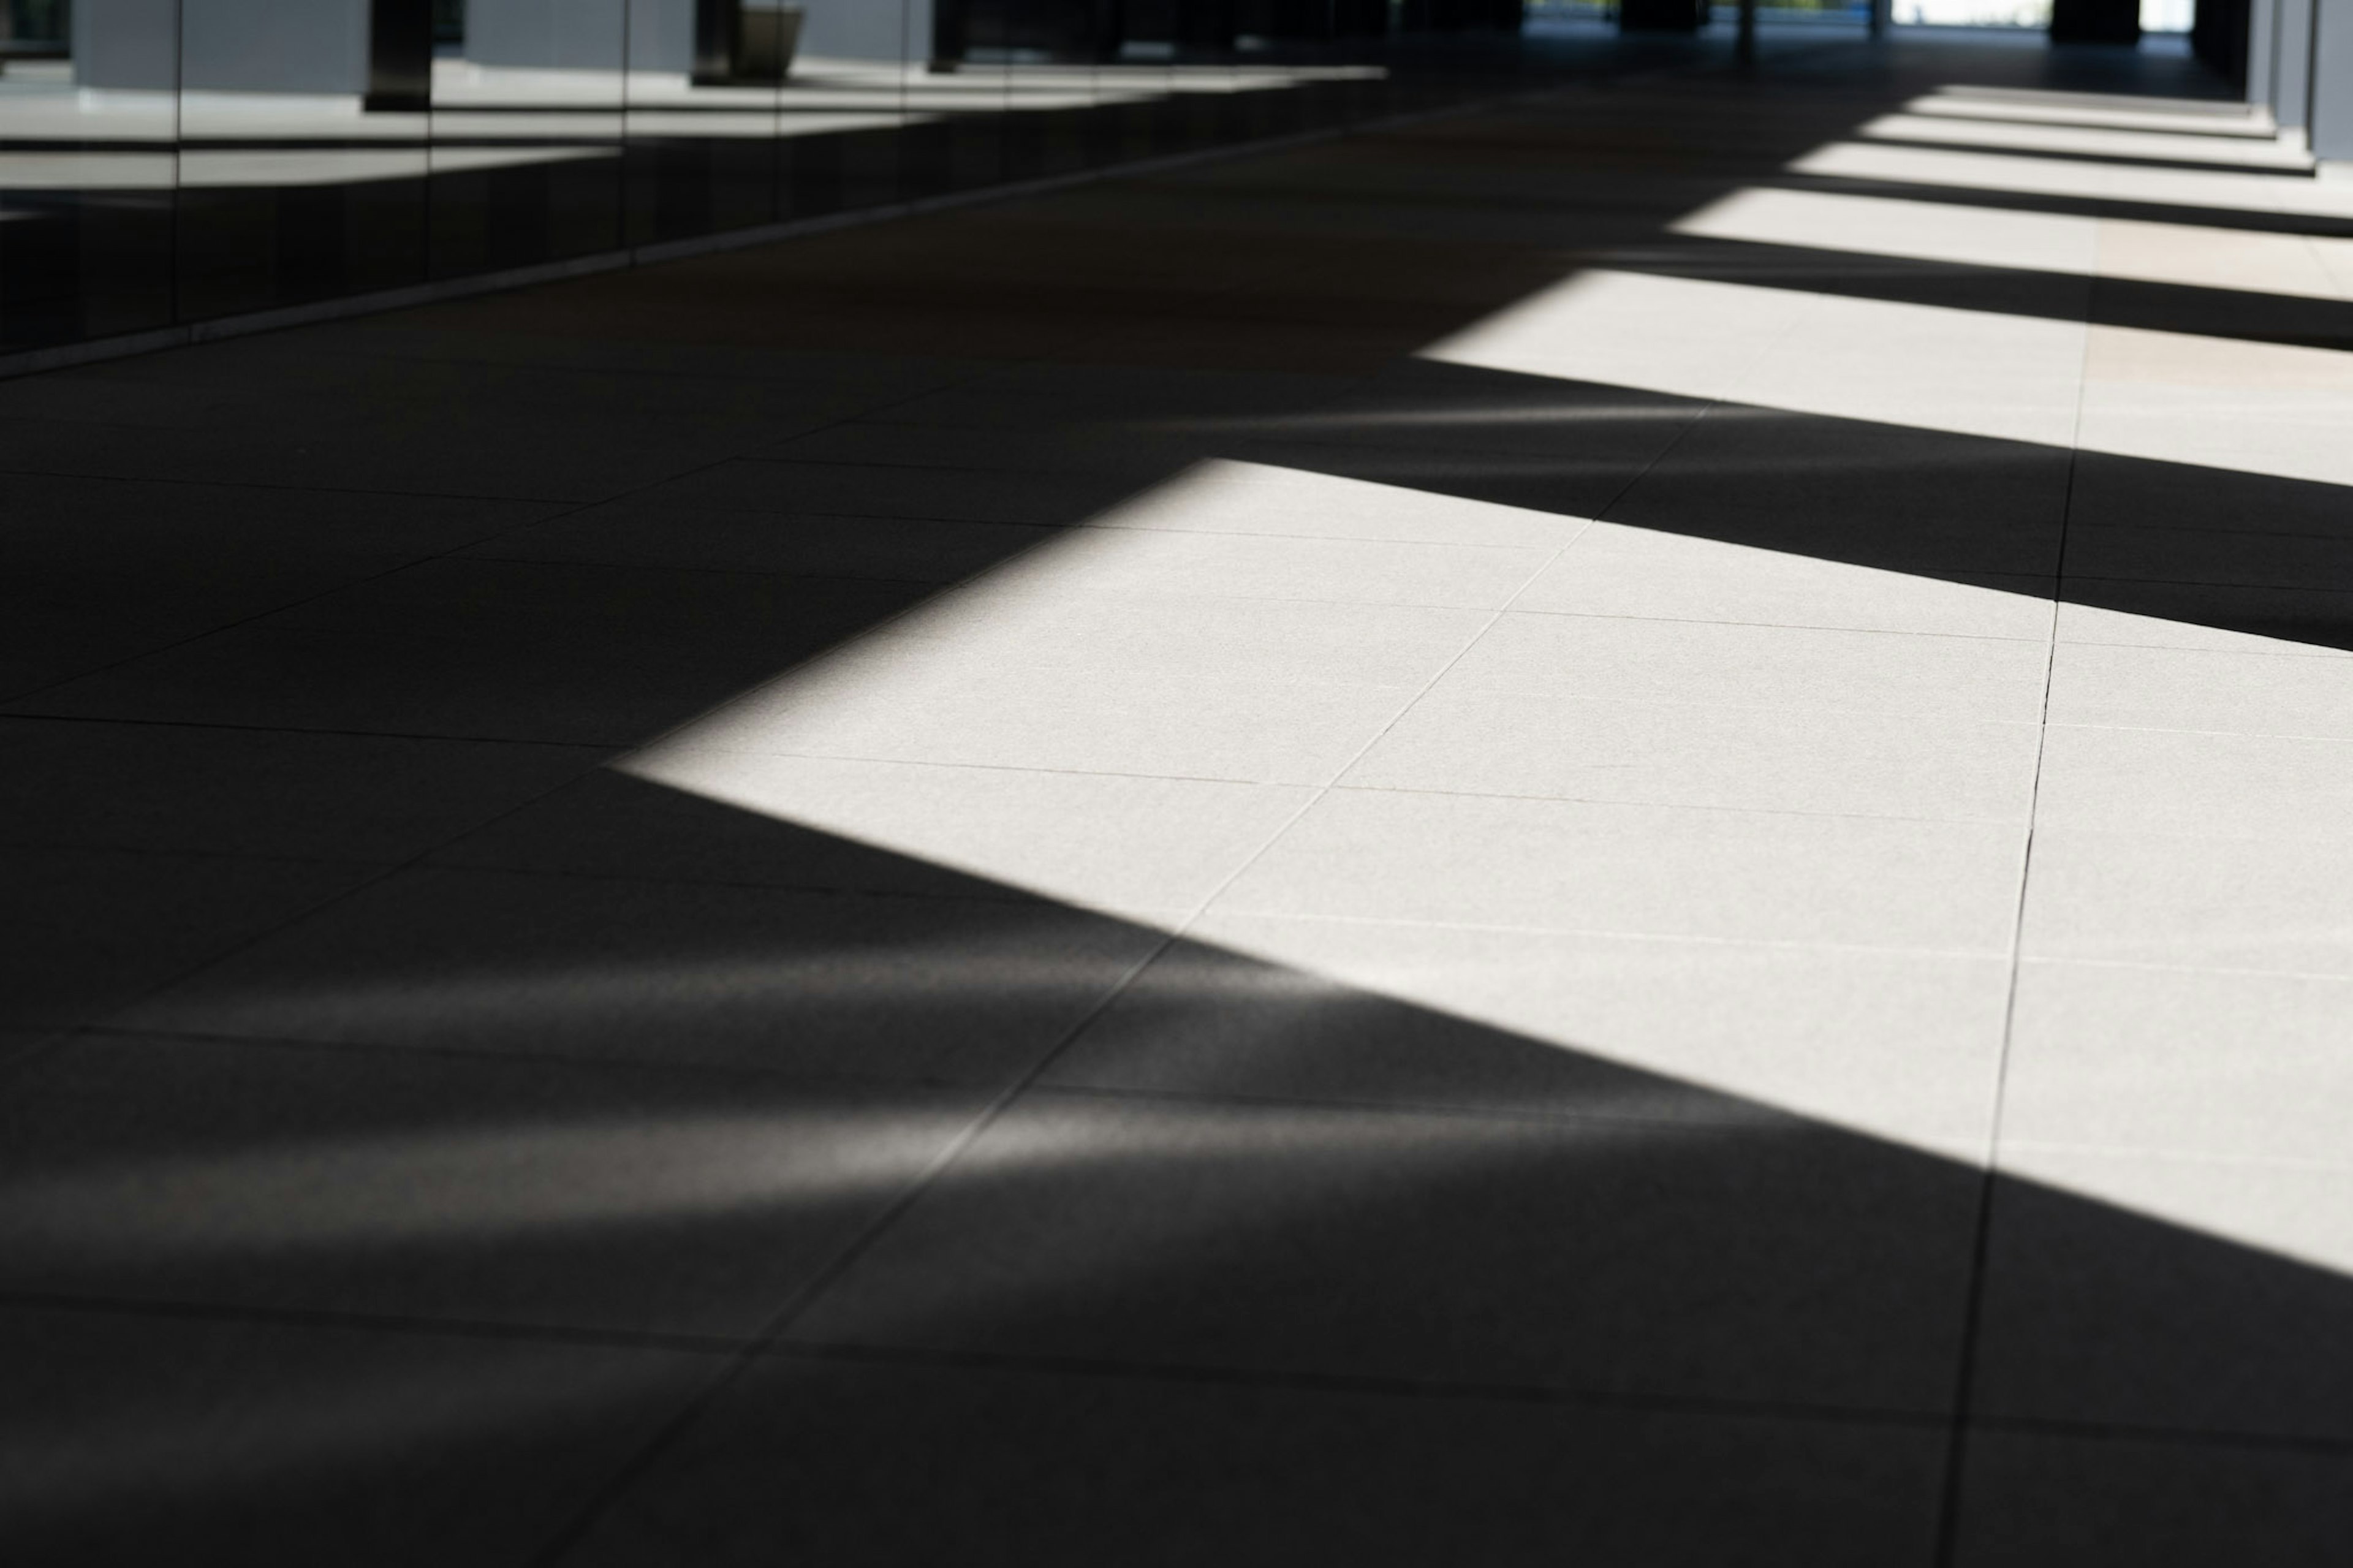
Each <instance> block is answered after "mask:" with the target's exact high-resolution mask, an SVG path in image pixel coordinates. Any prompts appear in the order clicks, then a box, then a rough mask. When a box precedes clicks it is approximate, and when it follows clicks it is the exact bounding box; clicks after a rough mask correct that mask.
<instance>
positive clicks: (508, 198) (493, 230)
mask: <svg viewBox="0 0 2353 1568" xmlns="http://www.w3.org/2000/svg"><path fill="white" fill-rule="evenodd" d="M627 15H628V0H436V3H435V6H434V42H433V146H432V165H433V196H432V208H433V252H432V260H433V271H434V273H435V275H436V276H438V277H450V276H456V275H459V274H463V273H468V272H485V271H494V270H498V269H501V268H512V267H528V266H533V265H536V264H539V263H543V262H549V261H561V260H565V259H567V258H572V257H577V256H590V255H595V254H596V253H597V252H599V251H609V250H612V249H614V248H616V247H618V246H619V245H620V243H621V233H622V224H621V200H622V151H623V145H624V144H623V140H622V129H623V127H622V110H623V101H622V79H623V69H622V68H623V65H624V63H625V59H626V54H625V48H626V34H625V31H624V26H625V18H626V16H627Z"/></svg>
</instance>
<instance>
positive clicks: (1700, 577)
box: [1512, 522, 2052, 638]
mask: <svg viewBox="0 0 2353 1568" xmlns="http://www.w3.org/2000/svg"><path fill="white" fill-rule="evenodd" d="M1512 607H1513V608H1514V609H1515V610H1546V611H1556V612H1562V613H1567V614H1574V615H1593V616H1651V617H1659V618H1663V619H1672V620H1689V621H1737V622H1743V623H1747V624H1753V625H1760V626H1825V627H1839V628H1848V629H1852V630H1858V631H1893V632H1919V633H1941V634H1948V635H1954V636H1963V637H2026V638H2044V637H2049V636H2050V634H2051V613H2052V612H2051V584H2050V583H2049V582H2048V581H2047V580H2046V579H2042V578H2035V577H1990V576H1989V577H1981V578H1977V579H1974V580H1969V581H1959V580H1948V579H1947V578H1944V577H1928V576H1920V575H1916V574H1911V573H1906V572H1890V571H1883V570H1880V569H1878V568H1875V567H1869V566H1854V565H1849V564H1847V563H1844V562H1840V561H1825V560H1821V559H1819V558H1817V557H1814V556H1810V555H1795V554H1790V553H1788V552H1783V551H1778V550H1759V549H1756V548H1753V547H1751V546H1748V545H1742V544H1735V543H1730V542H1725V541H1723V540H1716V539H1707V538H1698V537H1691V536H1687V535H1683V534H1678V533H1665V532H1661V531H1657V530H1653V529H1645V528H1629V527H1626V526H1624V525H1622V524H1619V523H1610V522H1597V523H1595V524H1594V525H1593V526H1592V528H1590V529H1588V531H1586V532H1585V533H1584V534H1582V535H1581V536H1579V537H1578V539H1577V542H1576V543H1575V544H1573V545H1571V546H1570V547H1569V549H1568V550H1567V552H1565V553H1564V554H1562V556H1561V557H1560V559H1559V560H1557V561H1556V562H1554V563H1552V564H1551V565H1550V566H1548V567H1546V569H1545V570H1544V571H1543V572H1541V573H1539V574H1537V575H1536V578H1535V581H1534V582H1532V583H1530V584H1528V586H1527V588H1526V590H1525V592H1523V593H1522V594H1521V595H1520V596H1519V597H1518V598H1517V599H1516V600H1514V602H1513V605H1512Z"/></svg>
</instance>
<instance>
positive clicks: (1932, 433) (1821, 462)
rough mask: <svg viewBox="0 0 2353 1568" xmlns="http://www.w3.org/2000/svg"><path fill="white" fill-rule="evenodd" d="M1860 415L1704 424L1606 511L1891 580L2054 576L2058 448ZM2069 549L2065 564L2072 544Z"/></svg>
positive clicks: (2061, 477)
mask: <svg viewBox="0 0 2353 1568" xmlns="http://www.w3.org/2000/svg"><path fill="white" fill-rule="evenodd" d="M1867 417H1871V416H1869V415H1865V416H1862V417H1850V418H1839V419H1832V418H1824V417H1821V416H1818V415H1809V414H1784V413H1779V412H1775V411H1770V410H1764V409H1756V408H1745V407H1727V408H1725V409H1721V410H1718V411H1716V412H1713V413H1711V414H1710V415H1709V416H1708V417H1707V418H1705V419H1704V420H1702V421H1700V423H1699V424H1698V425H1696V426H1694V427H1693V429H1692V433H1691V434H1690V435H1689V436H1687V437H1684V438H1683V440H1682V441H1680V442H1678V443H1676V445H1675V447H1674V449H1673V450H1672V451H1671V452H1669V453H1668V454H1667V455H1666V456H1665V457H1664V458H1661V459H1660V461H1659V463H1658V464H1657V466H1655V467H1654V468H1651V470H1650V471H1649V472H1648V473H1646V474H1644V475H1643V476H1642V478H1641V479H1639V480H1637V481H1636V482H1635V484H1634V487H1633V488H1632V489H1630V490H1629V491H1628V492H1627V493H1626V495H1625V497H1624V498H1623V499H1622V500H1619V501H1618V502H1617V503H1615V504H1614V505H1612V506H1611V507H1610V509H1609V521H1612V522H1618V523H1623V524H1626V525H1628V526H1630V527H1635V528H1653V529H1657V530H1660V531H1663V532H1674V533H1685V534H1699V535H1703V536H1704V537H1707V538H1711V539H1718V540H1723V541H1725V542H1728V543H1735V544H1745V545H1749V546H1752V547H1755V548H1757V549H1763V550H1779V551H1786V552H1790V553H1793V554H1799V555H1810V556H1813V557H1815V558H1817V559H1819V560H1823V561H1834V562H1841V563H1846V564H1848V565H1852V566H1873V567H1879V568H1881V569H1883V570H1886V571H1892V572H1908V573H1916V574H1927V575H1944V574H1981V573H1997V574H2023V575H2028V576H2042V575H2047V574H2051V573H2053V572H2055V571H2057V570H2058V567H2059V549H2060V535H2061V521H2062V518H2063V509H2064V506H2065V502H2066V494H2067V464H2068V453H2067V451H2066V449H2065V448H2064V447H2049V446H2041V445H2035V444H2030V443H2025V442H2019V441H1993V440H1985V439H1981V438H1978V437H1972V436H1961V435H1947V434H1943V433H1940V432H1938V431H1936V430H1915V429H1905V428H1903V427H1901V426H1895V425H1879V424H1866V423H1863V422H1862V419H1863V418H1867ZM1879 417H1892V416H1886V415H1882V416H1879ZM2069 545H2070V564H2071V566H2072V564H2073V556H2072V550H2073V538H2072V535H2071V536H2070V539H2069Z"/></svg>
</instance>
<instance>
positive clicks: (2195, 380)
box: [2078, 327, 2353, 485]
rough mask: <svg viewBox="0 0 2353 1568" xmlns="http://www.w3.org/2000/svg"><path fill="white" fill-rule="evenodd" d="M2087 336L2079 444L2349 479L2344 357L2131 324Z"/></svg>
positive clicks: (2352, 394)
mask: <svg viewBox="0 0 2353 1568" xmlns="http://www.w3.org/2000/svg"><path fill="white" fill-rule="evenodd" d="M2091 334H2092V335H2091V343H2090V349H2089V353H2088V358H2087V364H2086V379H2085V383H2084V409H2083V425H2082V428H2081V432H2080V434H2079V436H2078V440H2079V441H2080V443H2081V445H2083V446H2084V447H2086V448H2088V449H2091V450H2094V451H2102V452H2113V453H2116V454H2119V455H2121V456H2125V457H2135V458H2150V459H2153V460H2156V461H2160V462H2173V463H2198V464H2204V465H2207V466H2210V467H2213V468H2231V469H2237V470H2240V471H2242V472H2249V473H2259V474H2273V475H2277V476H2279V477H2281V478H2284V479H2308V480H2316V481H2318V482H2320V483H2323V484H2337V485H2341V484H2348V483H2353V451H2348V448H2347V446H2346V443H2345V439H2344V433H2345V430H2346V428H2347V427H2348V424H2353V355H2348V354H2345V353H2337V352H2335V351H2333V350H2328V349H2317V348H2307V347H2305V346H2303V345H2300V344H2295V343H2273V342H2242V341H2238V340H2234V339H2228V338H2215V337H2205V336H2200V335H2195V334H2191V333H2186V332H2158V331H2145V330H2143V329H2139V328H2133V327H2094V328H2093V329H2092V330H2091Z"/></svg>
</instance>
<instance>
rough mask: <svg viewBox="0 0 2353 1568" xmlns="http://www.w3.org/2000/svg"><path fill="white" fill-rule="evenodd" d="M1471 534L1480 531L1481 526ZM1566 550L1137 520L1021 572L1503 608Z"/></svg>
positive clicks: (1067, 544) (1181, 587)
mask: <svg viewBox="0 0 2353 1568" xmlns="http://www.w3.org/2000/svg"><path fill="white" fill-rule="evenodd" d="M1182 485H1183V481H1181V480H1180V481H1178V483H1177V487H1176V493H1175V496H1174V498H1173V500H1174V504H1175V510H1178V511H1180V512H1181V511H1184V510H1189V509H1188V507H1187V504H1186V491H1185V489H1183V488H1182ZM1152 499H1155V500H1156V499H1157V497H1155V498H1152ZM1345 504H1346V503H1345V499H1343V500H1340V501H1338V502H1335V506H1334V508H1333V510H1335V512H1339V511H1342V510H1344V508H1345ZM1456 504H1458V505H1461V504H1467V503H1456ZM1114 515H1115V517H1120V516H1124V517H1130V518H1133V517H1134V516H1135V515H1136V514H1135V513H1134V512H1123V513H1119V514H1114ZM1229 515H1230V514H1229ZM1431 531H1439V527H1438V525H1437V524H1435V523H1433V525H1432V529H1431ZM1472 532H1473V533H1474V535H1475V534H1476V533H1477V532H1479V531H1476V530H1473V531H1472ZM1490 536H1491V537H1492V536H1493V535H1492V533H1491V534H1490ZM1505 537H1510V534H1509V533H1506V534H1505ZM1564 542H1565V541H1564ZM1557 548H1558V546H1557V544H1540V545H1529V544H1487V543H1475V544H1474V543H1457V542H1451V541H1444V540H1441V541H1440V542H1435V543H1433V542H1428V541H1426V540H1419V539H1405V540H1397V539H1388V538H1373V539H1357V538H1353V537H1349V536H1347V535H1345V534H1342V535H1336V536H1334V535H1324V534H1317V535H1305V534H1290V533H1273V532H1268V533H1256V532H1241V531H1224V530H1213V529H1190V530H1188V529H1181V528H1170V527H1161V526H1157V525H1155V526H1130V527H1121V528H1101V529H1087V530H1082V531H1079V532H1077V533H1074V534H1071V536H1070V537H1068V538H1067V539H1064V540H1062V541H1060V542H1057V543H1054V544H1050V545H1048V546H1047V547H1046V548H1045V549H1043V550H1041V551H1039V552H1038V553H1037V554H1036V555H1034V556H1032V557H1030V558H1029V559H1028V560H1026V561H1023V562H1021V563H1019V564H1018V567H1017V568H1016V571H1017V572H1018V574H1019V580H1020V581H1021V583H1022V584H1023V585H1024V586H1025V587H1026V588H1028V589H1029V591H1031V592H1033V593H1034V592H1039V591H1044V590H1046V589H1048V588H1050V589H1051V590H1053V591H1054V592H1056V593H1058V594H1067V595H1096V594H1118V595H1132V596H1138V597H1149V596H1161V595H1200V596H1208V597H1217V598H1238V599H1305V600H1321V601H1325V602H1329V603H1334V604H1356V605H1427V606H1431V607H1436V608H1443V609H1459V610H1498V609H1501V608H1503V607H1504V605H1506V604H1508V603H1510V601H1511V599H1512V596H1513V595H1515V594H1516V593H1518V592H1519V591H1520V589H1521V587H1522V586H1523V585H1524V584H1526V583H1527V581H1528V579H1529V578H1530V577H1532V576H1534V575H1535V573H1536V572H1537V571H1538V570H1539V569H1541V568H1542V567H1543V566H1544V564H1545V563H1546V562H1547V561H1549V560H1551V559H1552V556H1553V552H1554V551H1555V550H1556V549H1557Z"/></svg>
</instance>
